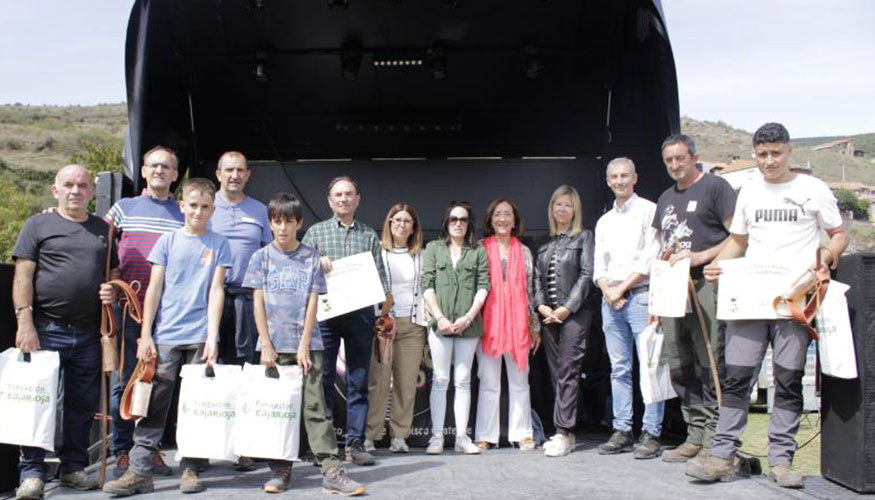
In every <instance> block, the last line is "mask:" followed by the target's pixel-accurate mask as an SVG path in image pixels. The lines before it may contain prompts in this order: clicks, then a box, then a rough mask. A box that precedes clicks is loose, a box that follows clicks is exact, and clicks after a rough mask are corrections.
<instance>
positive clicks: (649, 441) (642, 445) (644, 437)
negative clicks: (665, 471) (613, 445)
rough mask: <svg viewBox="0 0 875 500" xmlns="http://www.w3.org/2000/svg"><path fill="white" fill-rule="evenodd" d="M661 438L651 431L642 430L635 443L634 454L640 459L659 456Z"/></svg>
mask: <svg viewBox="0 0 875 500" xmlns="http://www.w3.org/2000/svg"><path fill="white" fill-rule="evenodd" d="M659 450H660V448H659V438H658V437H656V436H654V435H653V434H651V433H649V432H642V433H641V436H640V437H639V438H638V443H637V444H635V452H634V453H633V455H634V456H635V458H637V459H639V460H644V459H648V458H656V457H658V456H659Z"/></svg>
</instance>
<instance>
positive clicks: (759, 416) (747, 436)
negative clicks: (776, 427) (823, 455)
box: [741, 410, 820, 476]
mask: <svg viewBox="0 0 875 500" xmlns="http://www.w3.org/2000/svg"><path fill="white" fill-rule="evenodd" d="M768 429H769V414H768V413H766V412H765V411H763V410H760V411H757V412H755V411H751V413H750V417H749V418H748V420H747V429H745V431H744V435H743V436H742V443H743V445H742V447H741V451H742V452H744V453H747V454H749V455H753V456H756V457H758V458H759V459H760V462H761V463H762V465H763V473H766V472H768V470H769V464H768V459H767V458H766V452H767V450H768ZM819 432H820V414H819V413H806V414H803V416H802V421H801V423H800V424H799V432H798V433H797V434H796V442H797V443H799V445H800V446H801V445H803V444H805V443H806V442H808V441H809V440H811V442H810V443H808V444H807V445H805V447H804V448H802V449H800V450H798V451H797V452H796V457H795V458H794V459H793V470H795V471H796V472H798V473H800V474H802V475H804V476H819V475H820V435H819V434H818V433H819ZM815 435H817V437H815V438H814V439H811V438H812V437H813V436H815Z"/></svg>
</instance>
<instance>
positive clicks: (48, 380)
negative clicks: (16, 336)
mask: <svg viewBox="0 0 875 500" xmlns="http://www.w3.org/2000/svg"><path fill="white" fill-rule="evenodd" d="M59 372H60V357H59V356H58V353H57V352H56V351H33V352H31V353H29V354H25V353H22V352H21V350H20V349H16V348H15V347H10V348H9V349H6V350H5V351H3V352H2V353H0V443H7V444H16V445H20V446H32V447H36V448H42V449H44V450H48V451H54V450H55V420H56V416H57V406H58V377H59ZM67 397H76V395H74V394H68V395H67Z"/></svg>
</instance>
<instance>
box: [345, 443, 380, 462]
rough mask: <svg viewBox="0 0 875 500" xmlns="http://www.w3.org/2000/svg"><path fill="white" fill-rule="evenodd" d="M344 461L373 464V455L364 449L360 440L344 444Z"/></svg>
mask: <svg viewBox="0 0 875 500" xmlns="http://www.w3.org/2000/svg"><path fill="white" fill-rule="evenodd" d="M346 461H347V462H352V463H354V464H356V465H374V456H373V455H371V454H370V453H368V452H367V451H365V447H364V446H363V445H362V443H361V441H357V442H354V443H350V444H348V445H347V446H346Z"/></svg>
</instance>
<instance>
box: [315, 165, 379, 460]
mask: <svg viewBox="0 0 875 500" xmlns="http://www.w3.org/2000/svg"><path fill="white" fill-rule="evenodd" d="M359 200H360V196H359V191H358V185H357V184H356V183H355V181H353V180H352V179H351V178H349V177H346V176H343V177H336V178H334V179H333V180H332V181H331V183H329V184H328V205H329V206H330V207H331V211H332V212H334V215H333V216H332V217H331V219H329V220H327V221H323V222H319V223H316V224H313V225H312V226H310V229H308V230H307V234H305V235H304V239H303V243H304V244H305V245H309V246H312V247H315V248H316V249H317V250H318V251H319V254H320V255H321V256H322V269H323V271H325V273H328V272H329V271H330V270H331V261H333V260H336V259H340V258H343V257H348V256H350V255H355V254H358V253H362V252H371V254H372V255H373V256H374V262H375V263H376V265H377V272H378V273H379V275H380V280H381V281H382V283H383V290H384V291H385V292H386V293H387V294H388V293H389V286H388V284H387V281H386V272H385V270H384V269H383V260H382V259H381V258H380V238H379V237H378V236H377V233H376V232H375V231H374V230H373V229H371V228H370V227H369V226H367V225H365V224H363V223H361V222H360V221H357V220H356V219H355V212H356V209H357V208H358V206H359ZM374 319H375V316H374V310H373V307H371V306H368V307H365V308H363V309H359V310H357V311H352V312H348V313H346V314H343V315H340V316H336V317H334V318H331V319H329V320H326V321H321V322H319V328H320V330H321V332H322V342H323V344H324V347H325V356H324V363H323V364H322V383H323V384H324V388H325V404H326V407H327V409H328V411H329V412H333V411H334V400H335V394H334V376H335V373H336V365H337V352H338V350H339V349H340V339H343V342H344V354H345V356H346V396H347V397H346V459H347V460H351V461H352V462H354V463H356V464H358V465H373V464H374V457H373V456H371V454H370V453H368V452H367V451H366V450H365V448H364V443H363V441H364V438H365V423H366V420H367V414H368V372H369V369H370V363H371V343H372V341H373V328H374Z"/></svg>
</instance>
